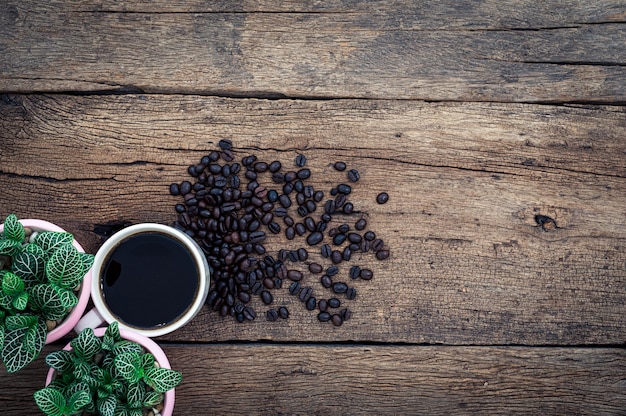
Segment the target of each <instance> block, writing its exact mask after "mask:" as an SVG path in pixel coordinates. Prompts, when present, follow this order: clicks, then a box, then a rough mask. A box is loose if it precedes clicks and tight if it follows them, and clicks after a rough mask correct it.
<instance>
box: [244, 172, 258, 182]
mask: <svg viewBox="0 0 626 416" xmlns="http://www.w3.org/2000/svg"><path fill="white" fill-rule="evenodd" d="M244 176H245V177H246V178H247V179H250V180H251V181H256V178H257V174H256V172H255V171H253V170H249V171H247V172H246V174H245V175H244Z"/></svg>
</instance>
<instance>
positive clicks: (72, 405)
mask: <svg viewBox="0 0 626 416" xmlns="http://www.w3.org/2000/svg"><path fill="white" fill-rule="evenodd" d="M90 401H91V395H90V394H89V392H88V391H84V390H81V391H77V392H75V393H74V394H72V395H71V396H70V398H69V400H68V401H67V407H68V410H69V413H70V414H74V413H78V411H80V410H82V408H83V407H85V406H86V405H87V404H88V403H89V402H90Z"/></svg>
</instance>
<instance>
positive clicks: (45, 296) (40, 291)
mask: <svg viewBox="0 0 626 416" xmlns="http://www.w3.org/2000/svg"><path fill="white" fill-rule="evenodd" d="M29 292H30V304H31V308H32V309H33V310H34V311H36V312H39V313H41V315H42V316H43V317H44V318H46V319H49V320H51V321H55V320H58V319H61V318H63V317H65V315H67V309H66V308H65V306H64V305H63V300H62V299H61V296H60V295H59V293H58V291H57V290H56V288H55V286H53V285H50V284H39V285H35V286H33V287H32V288H31V289H30V291H29Z"/></svg>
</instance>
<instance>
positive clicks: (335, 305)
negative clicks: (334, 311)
mask: <svg viewBox="0 0 626 416" xmlns="http://www.w3.org/2000/svg"><path fill="white" fill-rule="evenodd" d="M340 306H341V301H340V300H339V299H337V298H330V299H328V307H329V308H338V307H340Z"/></svg>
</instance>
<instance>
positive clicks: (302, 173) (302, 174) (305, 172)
mask: <svg viewBox="0 0 626 416" xmlns="http://www.w3.org/2000/svg"><path fill="white" fill-rule="evenodd" d="M296 176H297V177H298V179H308V178H309V177H310V176H311V171H310V170H309V169H307V168H304V169H300V170H299V171H298V172H297V173H296Z"/></svg>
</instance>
